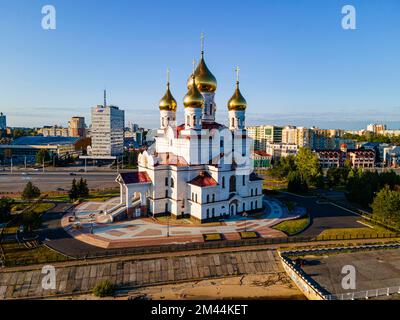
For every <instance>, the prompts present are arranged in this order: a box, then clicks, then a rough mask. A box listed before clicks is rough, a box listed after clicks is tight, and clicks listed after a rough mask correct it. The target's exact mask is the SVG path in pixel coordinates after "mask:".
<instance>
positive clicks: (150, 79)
mask: <svg viewBox="0 0 400 320" xmlns="http://www.w3.org/2000/svg"><path fill="white" fill-rule="evenodd" d="M46 4H52V5H54V6H55V7H56V10H57V29H56V30H51V31H45V30H43V29H42V28H41V20H42V17H43V15H42V13H41V8H42V6H43V5H46ZM346 4H352V5H354V6H355V8H356V10H357V30H344V29H342V27H341V19H342V17H343V15H342V13H341V9H342V7H343V6H344V5H346ZM0 13H1V18H0V38H1V46H0V61H1V63H0V74H1V76H0V111H2V112H3V113H5V114H6V115H7V116H8V119H7V120H8V125H10V126H43V125H52V124H61V125H65V124H66V123H67V121H68V119H69V117H70V116H72V115H83V116H86V117H87V123H90V117H89V110H90V107H91V106H93V105H96V104H100V103H102V90H103V88H104V87H106V88H107V91H108V96H109V103H112V104H116V105H118V106H119V107H121V108H123V109H125V110H126V123H128V122H130V121H131V122H134V123H139V124H140V125H143V126H146V127H156V126H157V124H158V101H159V99H160V98H161V96H162V95H163V94H164V91H165V77H166V76H165V73H166V71H165V70H166V69H167V68H168V67H169V68H170V69H171V89H172V92H173V95H174V96H175V98H176V100H177V101H178V104H179V109H180V112H182V109H183V107H182V99H183V96H184V95H185V93H186V80H187V78H188V76H189V74H190V72H191V68H192V59H193V58H194V57H197V58H198V57H199V53H200V33H201V32H204V33H205V35H206V40H205V49H206V62H207V64H208V66H209V68H210V69H211V70H212V72H213V73H214V75H215V76H216V78H217V80H218V90H217V96H216V97H217V98H216V101H217V107H218V110H217V112H218V120H219V121H221V122H223V121H225V117H226V102H227V100H228V99H229V97H230V96H231V95H232V93H233V88H234V82H235V73H234V68H235V66H236V65H239V66H240V68H241V70H242V71H241V88H242V93H243V95H244V96H245V97H246V99H247V102H248V109H247V119H248V120H247V123H248V124H261V123H270V124H280V125H284V124H295V125H296V124H297V125H306V126H311V125H316V126H320V127H325V128H327V127H332V128H333V127H343V128H349V129H350V128H355V129H357V128H361V127H364V126H365V125H366V124H367V123H369V122H381V121H384V122H386V123H388V125H389V126H390V127H392V128H399V127H400V117H399V115H400V113H399V112H400V1H398V0H379V1H378V0H360V1H359V0H347V1H341V0H257V1H256V0H253V1H252V0H249V1H243V0H229V1H227V0H218V1H190V0H185V1H178V0H169V1H161V0H160V1H155V0H153V1H152V0H149V1H132V0H129V1H128V0H114V1H111V0H81V1H78V0H62V1H61V0H46V1H37V0H0Z"/></svg>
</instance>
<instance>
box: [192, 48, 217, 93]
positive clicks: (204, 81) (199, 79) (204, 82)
mask: <svg viewBox="0 0 400 320" xmlns="http://www.w3.org/2000/svg"><path fill="white" fill-rule="evenodd" d="M194 75H195V77H196V83H197V88H198V89H199V90H200V92H215V91H216V90H217V79H216V78H215V77H214V75H213V74H212V73H211V71H210V70H209V69H208V67H207V65H206V62H205V61H204V54H203V53H201V60H200V63H199V65H198V66H197V68H196V70H195V72H194ZM191 85H192V79H191V78H189V80H188V88H190V86H191Z"/></svg>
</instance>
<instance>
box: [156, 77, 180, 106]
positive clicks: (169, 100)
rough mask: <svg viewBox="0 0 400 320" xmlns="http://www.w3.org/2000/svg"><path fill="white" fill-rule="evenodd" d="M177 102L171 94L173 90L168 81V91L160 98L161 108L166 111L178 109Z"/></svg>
mask: <svg viewBox="0 0 400 320" xmlns="http://www.w3.org/2000/svg"><path fill="white" fill-rule="evenodd" d="M176 107H177V103H176V100H175V99H174V97H173V96H172V94H171V90H170V89H169V82H168V83H167V92H166V93H165V95H164V97H162V98H161V100H160V110H164V111H176Z"/></svg>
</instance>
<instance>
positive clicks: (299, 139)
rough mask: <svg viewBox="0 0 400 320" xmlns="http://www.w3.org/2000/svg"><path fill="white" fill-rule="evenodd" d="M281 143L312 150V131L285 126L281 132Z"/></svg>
mask: <svg viewBox="0 0 400 320" xmlns="http://www.w3.org/2000/svg"><path fill="white" fill-rule="evenodd" d="M282 142H283V143H286V144H295V145H297V146H299V147H309V148H312V146H313V143H314V135H313V131H312V129H309V128H305V127H296V126H286V127H285V128H283V130H282Z"/></svg>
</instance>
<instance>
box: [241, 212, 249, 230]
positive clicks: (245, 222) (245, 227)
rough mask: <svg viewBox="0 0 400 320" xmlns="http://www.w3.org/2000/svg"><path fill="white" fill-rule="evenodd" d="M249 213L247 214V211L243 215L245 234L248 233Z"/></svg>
mask: <svg viewBox="0 0 400 320" xmlns="http://www.w3.org/2000/svg"><path fill="white" fill-rule="evenodd" d="M247 216H248V215H247V213H246V211H245V212H243V214H242V217H243V218H244V232H247V219H246V218H247Z"/></svg>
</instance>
